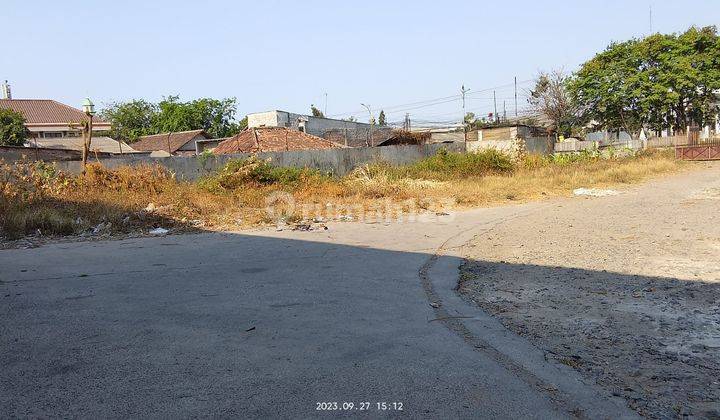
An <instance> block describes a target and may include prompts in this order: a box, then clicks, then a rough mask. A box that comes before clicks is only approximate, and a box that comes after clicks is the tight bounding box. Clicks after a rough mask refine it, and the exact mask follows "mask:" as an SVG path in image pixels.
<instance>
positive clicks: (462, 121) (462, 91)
mask: <svg viewBox="0 0 720 420" xmlns="http://www.w3.org/2000/svg"><path fill="white" fill-rule="evenodd" d="M469 91H470V89H465V85H462V86H461V87H460V94H461V95H462V119H461V120H460V122H461V123H462V125H463V132H464V133H465V142H467V132H468V127H467V124H466V123H465V116H466V115H467V114H466V113H465V93H467V92H469Z"/></svg>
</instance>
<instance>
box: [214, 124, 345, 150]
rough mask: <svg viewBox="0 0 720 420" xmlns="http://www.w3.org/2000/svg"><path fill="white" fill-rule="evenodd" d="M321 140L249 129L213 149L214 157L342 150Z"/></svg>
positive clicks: (282, 130) (280, 129) (291, 132)
mask: <svg viewBox="0 0 720 420" xmlns="http://www.w3.org/2000/svg"><path fill="white" fill-rule="evenodd" d="M344 147H345V146H344V145H342V144H337V143H334V142H332V141H329V140H325V139H323V138H320V137H317V136H313V135H311V134H308V133H304V132H302V131H298V130H293V129H291V128H286V127H251V128H248V129H247V130H244V131H242V132H240V133H238V134H237V135H235V136H233V137H230V138H229V139H227V140H225V141H223V142H222V143H220V144H219V145H217V147H215V148H214V149H213V153H214V154H216V155H226V154H234V153H260V152H285V151H293V150H318V149H337V148H344Z"/></svg>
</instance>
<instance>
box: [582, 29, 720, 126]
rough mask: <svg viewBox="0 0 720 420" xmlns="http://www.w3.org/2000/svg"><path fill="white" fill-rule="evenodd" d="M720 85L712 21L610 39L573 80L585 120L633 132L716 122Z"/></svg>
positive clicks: (719, 45) (718, 40)
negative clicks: (672, 30)
mask: <svg viewBox="0 0 720 420" xmlns="http://www.w3.org/2000/svg"><path fill="white" fill-rule="evenodd" d="M717 89H720V37H718V34H717V29H716V28H715V27H712V26H711V27H705V28H695V27H692V28H690V29H688V30H687V31H685V32H684V33H681V34H669V35H663V34H655V35H652V36H649V37H647V38H643V39H631V40H629V41H625V42H620V43H613V44H610V46H608V47H607V48H606V49H605V51H603V52H601V53H599V54H597V55H596V56H595V57H593V58H592V59H591V60H589V61H587V62H586V63H585V64H583V65H582V67H581V68H580V70H579V71H578V72H577V74H576V75H575V77H574V78H573V80H572V81H571V83H570V84H569V90H570V92H571V93H572V96H573V98H574V99H575V101H576V103H577V104H578V106H579V111H580V115H581V116H582V119H583V121H584V122H594V123H596V125H598V126H599V127H602V128H605V129H608V130H625V131H627V132H629V133H631V134H637V133H639V131H640V129H641V128H643V127H648V128H651V129H654V130H656V131H661V130H663V129H665V128H668V129H674V130H675V131H679V132H682V131H684V130H685V128H686V127H687V126H688V125H691V124H692V123H697V124H700V125H704V124H708V123H710V122H712V121H713V119H714V118H715V116H716V115H717V112H718V108H717V103H716V97H715V93H714V92H716V91H717Z"/></svg>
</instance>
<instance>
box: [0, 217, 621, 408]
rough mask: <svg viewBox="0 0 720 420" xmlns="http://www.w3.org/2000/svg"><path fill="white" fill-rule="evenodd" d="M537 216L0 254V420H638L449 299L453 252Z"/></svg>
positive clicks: (111, 243)
mask: <svg viewBox="0 0 720 420" xmlns="http://www.w3.org/2000/svg"><path fill="white" fill-rule="evenodd" d="M544 205H547V203H545V204H542V203H540V204H530V205H522V206H512V207H505V208H495V209H483V210H477V211H472V212H466V213H461V214H458V215H451V216H440V217H438V218H437V220H430V221H426V222H416V223H394V224H389V225H385V224H362V223H338V224H332V225H330V229H329V230H327V231H314V232H292V231H284V232H253V233H244V234H229V233H228V234H200V235H185V236H169V237H164V238H145V239H132V240H122V241H108V242H85V243H60V244H54V245H49V246H44V247H42V248H38V249H27V250H6V251H0V318H1V319H2V324H0V413H2V416H3V417H5V416H21V417H25V416H33V417H47V416H50V417H96V418H97V417H159V416H162V417H195V416H200V417H205V416H233V417H256V418H257V417H287V418H290V417H292V418H297V417H301V418H305V417H325V416H330V415H337V414H339V413H338V411H332V412H328V411H326V410H318V406H319V405H318V403H334V402H337V403H338V409H341V408H348V406H347V405H346V406H345V407H343V404H342V403H343V402H353V403H354V408H353V410H351V411H352V412H353V413H354V414H366V415H370V416H371V417H376V416H395V415H403V416H410V417H429V418H477V417H483V418H489V417H492V418H543V419H547V418H564V417H572V416H578V415H586V416H590V417H597V416H601V415H602V416H607V417H613V418H615V417H622V416H631V414H630V413H628V412H627V411H626V409H625V407H624V403H623V402H622V401H619V400H617V399H613V398H612V397H610V396H609V395H605V394H603V393H602V391H600V390H599V389H598V388H596V387H595V386H594V385H592V384H587V383H584V382H583V381H582V380H581V379H580V378H579V377H577V376H576V375H575V374H574V372H573V371H572V370H571V369H569V368H567V367H565V366H555V365H551V364H548V362H546V361H545V359H544V357H543V354H542V353H541V352H539V351H538V350H537V349H535V348H534V347H532V346H531V345H529V344H528V343H527V342H525V341H524V340H522V339H521V338H519V337H518V336H516V335H514V334H512V333H510V332H509V331H507V330H505V329H504V328H502V327H501V326H500V325H499V324H497V322H495V321H494V320H493V319H492V318H489V317H487V316H486V315H485V314H484V313H482V312H481V311H480V310H479V309H477V308H474V307H471V306H469V305H466V304H465V303H464V302H463V301H461V300H460V298H458V296H457V295H456V294H455V292H454V291H453V290H452V289H453V286H454V284H455V282H456V281H457V267H458V265H459V264H460V263H461V260H460V259H459V258H457V257H456V255H459V254H458V252H459V251H458V249H457V247H458V246H461V245H462V244H464V243H466V242H467V241H468V240H469V239H470V238H471V237H472V235H473V234H474V232H476V231H478V230H479V229H480V230H481V229H483V228H484V227H486V226H491V225H492V224H493V223H497V222H499V221H501V220H507V219H508V218H512V217H522V215H523V214H524V213H526V212H533V211H540V210H542V208H543V206H544ZM436 252H437V255H436ZM365 402H367V403H370V404H369V405H368V406H365V404H363V403H365ZM383 402H384V403H388V404H387V405H386V407H387V408H389V410H386V411H383V410H378V403H383ZM391 403H399V404H396V405H393V404H391ZM400 404H402V409H403V411H402V413H400V412H397V411H395V410H394V409H396V408H400ZM320 407H321V408H327V407H329V408H334V406H333V405H332V404H330V405H329V406H328V405H320ZM360 408H366V409H367V410H365V413H360V411H359V409H360Z"/></svg>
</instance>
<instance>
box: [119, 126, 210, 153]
mask: <svg viewBox="0 0 720 420" xmlns="http://www.w3.org/2000/svg"><path fill="white" fill-rule="evenodd" d="M168 134H169V135H170V139H169V140H168ZM197 135H202V136H203V137H205V138H208V137H210V136H209V135H208V134H207V133H205V131H204V130H191V131H178V132H177V133H162V134H153V135H151V136H142V137H140V139H138V141H136V142H135V143H132V144H131V146H132V148H133V149H135V150H138V151H143V152H154V151H156V150H162V151H165V152H167V151H168V141H169V142H170V153H175V152H177V151H178V149H180V148H181V147H183V146H184V145H185V144H187V142H189V141H190V140H192V139H193V138H195V136H197Z"/></svg>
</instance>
